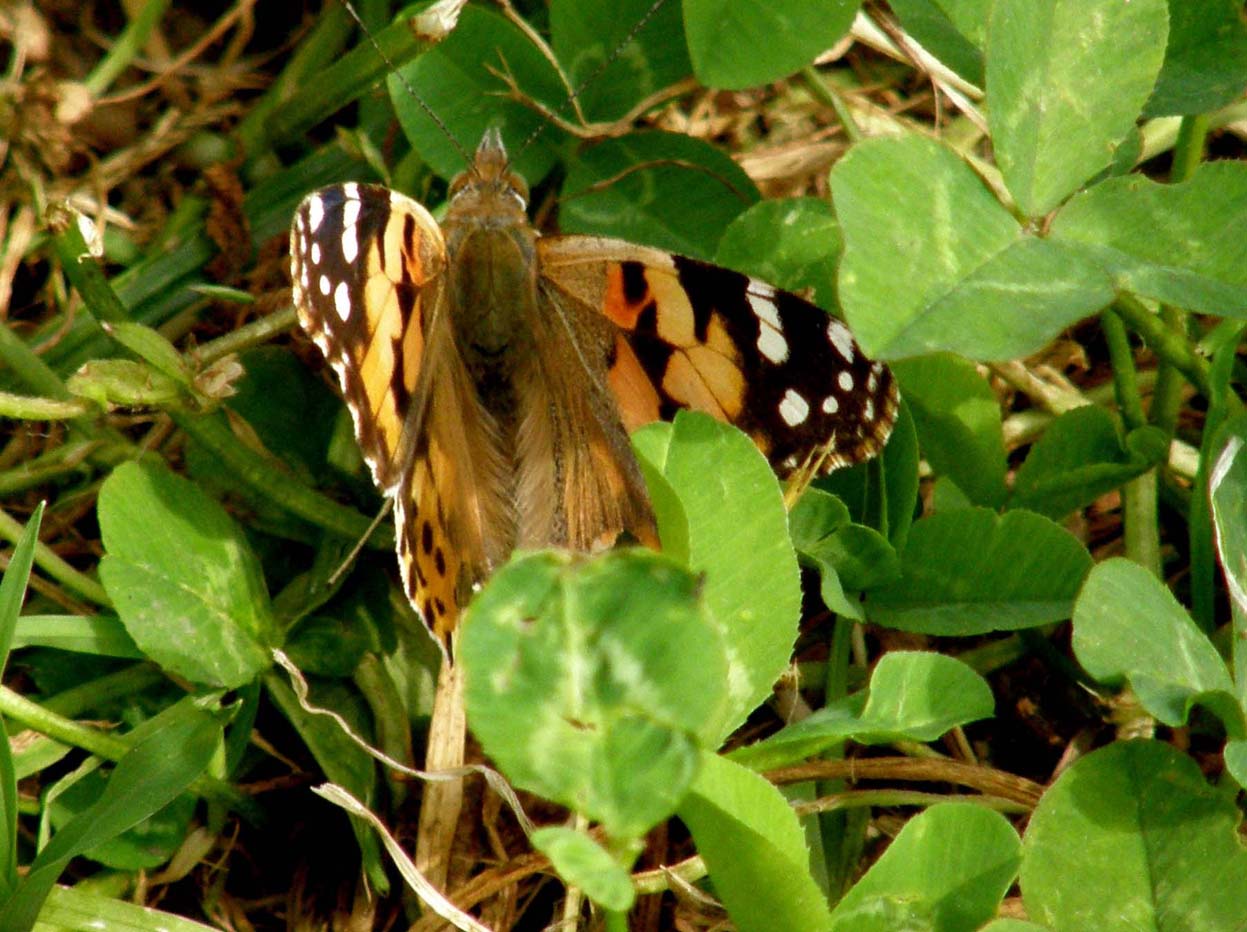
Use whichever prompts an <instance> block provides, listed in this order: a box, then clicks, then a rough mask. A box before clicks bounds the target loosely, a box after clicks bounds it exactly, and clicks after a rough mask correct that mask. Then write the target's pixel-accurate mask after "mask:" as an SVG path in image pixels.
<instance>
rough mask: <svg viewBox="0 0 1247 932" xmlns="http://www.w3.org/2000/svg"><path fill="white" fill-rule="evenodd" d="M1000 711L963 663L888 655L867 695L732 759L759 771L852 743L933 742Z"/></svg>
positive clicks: (741, 751)
mask: <svg viewBox="0 0 1247 932" xmlns="http://www.w3.org/2000/svg"><path fill="white" fill-rule="evenodd" d="M994 709H995V702H994V700H993V699H992V691H991V687H990V686H988V685H987V682H986V680H984V679H983V678H982V677H981V676H979V675H978V674H977V673H975V672H974V671H973V670H972V669H970V668H969V667H968V666H966V665H965V664H964V663H962V662H961V661H959V660H956V659H954V658H952V657H945V656H944V655H942V654H936V653H932V652H919V651H889V652H888V653H886V654H884V655H883V656H882V657H881V658H879V662H878V663H877V664H876V665H875V669H874V671H873V672H872V673H871V676H870V686H869V688H868V689H867V690H863V691H862V692H861V693H857V694H854V695H853V696H850V697H848V698H847V699H846V700H844V701H841V702H837V703H835V704H834V705H830V706H827V707H825V708H822V709H819V710H818V711H817V712H814V713H813V714H811V715H809V716H807V717H806V718H803V719H802V720H801V721H799V722H797V723H795V724H793V725H789V726H788V727H786V728H784V729H782V730H781V731H779V732H777V733H776V734H774V735H772V736H771V737H769V738H766V739H765V740H763V741H759V742H756V743H754V744H749V745H745V746H743V747H741V748H738V749H736V750H735V751H733V752H732V753H731V754H730V755H729V756H730V757H731V759H732V760H734V761H735V762H736V763H738V764H744V765H745V766H747V767H750V768H752V769H754V770H770V769H772V768H775V767H784V766H787V765H789V764H791V763H794V762H795V761H799V760H804V759H805V758H808V757H812V756H814V755H815V754H818V753H821V752H822V751H824V750H826V749H827V748H829V747H832V746H833V745H836V744H839V743H841V742H843V741H845V740H847V739H850V738H851V739H852V740H854V741H856V742H858V743H859V744H887V743H890V742H893V741H934V740H935V739H936V738H939V737H940V736H941V735H943V734H945V733H946V732H948V731H949V730H950V729H953V728H956V727H958V726H960V725H967V724H969V723H970V722H975V721H978V720H980V719H984V718H990V717H991V716H992V713H993V711H994Z"/></svg>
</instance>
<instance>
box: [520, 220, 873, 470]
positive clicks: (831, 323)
mask: <svg viewBox="0 0 1247 932" xmlns="http://www.w3.org/2000/svg"><path fill="white" fill-rule="evenodd" d="M537 245H538V255H539V258H540V268H541V274H542V278H543V282H545V283H546V287H547V288H548V289H549V290H551V291H552V292H557V293H558V294H560V295H562V296H563V298H564V303H568V304H576V305H579V306H581V307H583V308H588V309H596V311H597V313H599V314H600V315H602V316H604V317H605V319H607V320H609V321H610V322H611V323H612V324H613V325H614V327H615V328H617V329H616V334H617V335H616V337H615V341H614V346H613V348H612V354H611V359H610V365H609V367H608V381H609V384H610V387H611V389H612V391H613V393H614V394H615V396H616V399H617V402H618V405H619V409H620V411H621V413H622V415H623V420H624V423H625V424H626V426H627V427H628V428H629V429H634V428H635V427H637V426H640V425H641V424H644V423H647V422H649V421H652V420H656V419H658V418H670V417H671V416H673V415H674V414H675V412H676V411H677V410H679V409H681V408H690V409H693V410H697V411H703V412H706V413H707V414H711V415H713V416H715V417H717V418H719V419H720V420H724V421H728V422H730V423H732V424H735V425H736V426H738V427H740V428H741V429H742V430H744V431H745V432H746V433H747V434H749V435H750V436H751V437H752V438H753V440H754V442H755V443H757V445H758V447H759V448H760V449H761V450H762V452H763V453H765V454H766V456H767V457H768V458H769V459H770V461H771V463H772V465H773V466H774V467H775V468H776V469H777V470H779V471H780V472H781V473H788V472H791V471H793V470H794V469H796V468H798V467H801V466H803V465H804V464H806V463H808V462H810V461H811V460H817V461H819V462H821V466H822V468H823V469H824V470H829V469H834V468H836V467H838V466H845V465H849V464H852V463H858V462H861V461H862V460H866V459H869V458H870V457H871V456H873V455H874V454H875V453H877V452H878V451H879V450H880V449H882V447H883V444H884V443H885V442H886V441H887V438H888V435H889V433H890V432H891V430H892V425H893V424H894V423H895V421H896V412H897V404H898V399H897V390H896V384H895V381H894V380H893V377H892V374H891V372H889V371H888V369H887V367H885V366H883V365H882V364H880V363H877V362H873V361H872V360H870V359H868V358H867V357H866V355H865V354H864V353H863V352H862V351H861V349H860V348H859V347H858V346H857V343H856V342H855V341H854V340H853V337H852V335H851V334H850V333H849V330H848V328H847V327H845V326H844V325H843V324H842V323H840V322H839V321H837V320H835V319H834V318H832V317H830V316H828V314H827V313H826V312H825V311H823V310H822V309H821V308H819V307H817V306H816V305H813V304H811V303H810V302H808V301H805V300H803V299H802V298H799V297H797V296H796V295H794V294H792V293H790V292H786V291H781V290H779V289H777V288H775V287H773V286H771V285H768V284H766V283H764V282H761V281H759V280H757V279H755V278H751V277H749V276H747V275H743V274H741V273H739V272H733V271H731V270H728V269H724V268H721V267H719V266H715V265H710V264H708V263H705V262H699V261H697V260H695V259H687V258H684V257H682V256H672V255H671V254H669V253H665V252H662V251H661V250H657V249H649V248H646V247H643V246H635V245H633V244H631V243H625V242H622V241H618V240H609V239H599V238H597V237H588V236H560V237H547V238H543V239H541V240H539V241H538V244H537Z"/></svg>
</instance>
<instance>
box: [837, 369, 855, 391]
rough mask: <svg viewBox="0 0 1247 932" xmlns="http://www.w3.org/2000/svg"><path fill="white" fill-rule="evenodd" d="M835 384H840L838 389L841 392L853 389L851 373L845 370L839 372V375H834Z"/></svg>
mask: <svg viewBox="0 0 1247 932" xmlns="http://www.w3.org/2000/svg"><path fill="white" fill-rule="evenodd" d="M836 384H838V385H839V386H840V390H841V391H843V392H851V391H853V373H851V372H849V371H847V370H845V371H844V372H841V373H840V375H839V376H837V377H836Z"/></svg>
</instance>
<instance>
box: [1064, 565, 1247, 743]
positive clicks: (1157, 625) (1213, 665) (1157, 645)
mask: <svg viewBox="0 0 1247 932" xmlns="http://www.w3.org/2000/svg"><path fill="white" fill-rule="evenodd" d="M1073 647H1074V653H1075V654H1076V655H1077V657H1078V662H1079V663H1081V664H1082V665H1083V668H1084V669H1085V670H1086V671H1087V672H1088V673H1090V674H1091V675H1092V676H1093V677H1095V678H1096V679H1097V680H1100V681H1102V682H1105V683H1115V682H1121V681H1122V680H1123V679H1125V680H1129V681H1130V684H1131V685H1132V686H1133V687H1134V690H1135V693H1136V694H1138V697H1139V701H1140V702H1142V703H1143V707H1144V708H1145V709H1147V710H1148V712H1150V713H1151V714H1152V715H1155V716H1156V717H1157V718H1158V719H1160V720H1161V721H1162V722H1164V723H1165V724H1166V725H1169V726H1171V727H1174V728H1177V727H1179V726H1180V725H1184V724H1185V723H1186V719H1187V715H1188V714H1189V713H1190V710H1191V707H1192V706H1193V705H1195V704H1196V703H1197V702H1198V703H1203V704H1205V705H1207V706H1208V707H1209V708H1211V709H1213V711H1215V712H1216V713H1217V715H1218V716H1219V717H1220V718H1221V719H1222V721H1223V722H1224V723H1225V728H1226V731H1227V732H1229V734H1230V736H1231V737H1234V738H1243V737H1247V729H1245V727H1244V721H1243V713H1242V710H1241V709H1240V708H1239V707H1238V703H1237V702H1236V701H1235V700H1234V693H1233V689H1234V687H1233V683H1232V682H1231V681H1230V674H1229V672H1228V671H1227V670H1226V668H1225V661H1223V660H1222V659H1221V655H1220V654H1218V653H1217V650H1216V648H1215V647H1213V646H1212V642H1211V641H1209V640H1208V638H1207V637H1206V636H1205V635H1204V633H1203V632H1202V631H1200V630H1199V628H1198V627H1196V625H1195V622H1193V621H1192V620H1191V616H1190V615H1188V614H1187V613H1186V610H1185V609H1184V608H1183V607H1182V606H1181V605H1180V604H1178V600H1177V599H1175V598H1174V597H1173V594H1172V593H1170V592H1169V590H1168V589H1167V588H1166V587H1165V585H1164V584H1163V583H1162V582H1161V581H1160V580H1159V579H1157V578H1156V577H1155V576H1153V575H1152V574H1151V573H1149V572H1148V571H1147V570H1146V569H1144V568H1143V567H1141V566H1139V565H1138V564H1137V563H1134V562H1132V561H1130V560H1126V559H1124V558H1121V557H1117V558H1115V559H1112V560H1106V561H1104V562H1103V563H1100V564H1098V565H1097V566H1096V567H1095V568H1094V569H1093V570H1092V571H1091V573H1090V575H1089V576H1088V577H1087V581H1086V583H1085V584H1084V585H1083V589H1082V592H1081V593H1079V595H1078V602H1077V604H1076V605H1075V606H1074V637H1073Z"/></svg>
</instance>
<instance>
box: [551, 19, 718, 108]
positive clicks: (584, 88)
mask: <svg viewBox="0 0 1247 932" xmlns="http://www.w3.org/2000/svg"><path fill="white" fill-rule="evenodd" d="M653 6H654V3H653V0H620V2H616V3H582V2H580V0H552V2H551V3H550V44H551V46H552V47H553V49H554V54H555V56H556V57H557V58H558V60H559V62H560V63H561V64H562V66H563V68H564V69H565V70H566V71H567V73H568V75H569V76H570V77H571V80H572V85H573V86H574V87H576V88H579V90H580V93H579V94H577V102H578V103H579V104H580V109H581V110H583V111H584V113H585V115H586V116H587V117H588V118H589V119H590V120H617V119H619V118H620V117H622V116H624V115H625V114H627V113H628V111H630V110H632V109H633V107H635V106H636V105H637V104H639V103H640V102H641V101H642V100H644V99H645V98H647V97H649V96H650V95H652V94H654V93H655V92H657V91H660V90H662V89H663V88H665V87H668V86H669V85H672V84H675V83H676V82H677V81H679V80H681V79H683V78H685V77H687V76H688V75H689V74H691V73H692V69H693V66H692V64H691V63H690V62H689V59H688V46H687V44H686V43H685V41H684V22H683V19H682V17H681V16H680V6H679V4H677V3H663V4H662V5H661V6H659V7H658V8H657V10H653V16H652V17H651V18H650V19H649V21H648V22H646V23H645V25H644V26H643V27H642V28H641V30H640V32H637V33H636V34H635V35H633V34H632V31H633V29H634V28H635V27H636V25H637V24H638V23H640V22H641V21H642V19H644V18H645V17H646V16H647V15H648V14H649V13H650V12H651V10H652V8H653ZM612 56H613V60H612V61H611V62H610V64H609V65H607V64H605V63H606V61H607V60H608V59H611V58H612ZM604 66H605V67H604ZM563 115H564V116H570V111H569V110H568V111H565V112H564V113H563Z"/></svg>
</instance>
